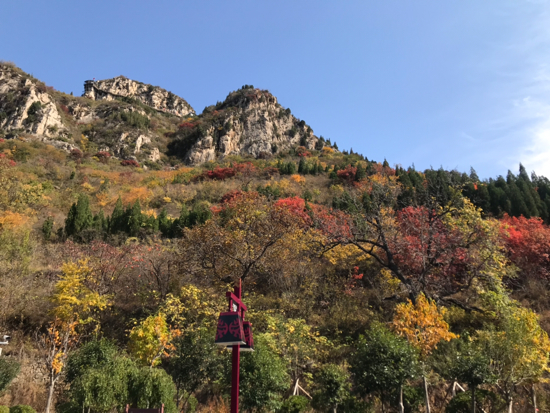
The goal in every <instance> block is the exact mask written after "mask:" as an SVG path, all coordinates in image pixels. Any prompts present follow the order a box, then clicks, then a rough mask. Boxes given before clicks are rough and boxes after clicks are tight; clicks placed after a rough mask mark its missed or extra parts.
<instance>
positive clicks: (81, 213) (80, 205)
mask: <svg viewBox="0 0 550 413" xmlns="http://www.w3.org/2000/svg"><path fill="white" fill-rule="evenodd" d="M93 220H94V218H93V215H92V211H91V210H90V200H89V198H88V196H87V195H84V194H82V195H80V196H79V197H78V201H77V202H76V204H73V205H72V206H71V209H70V210H69V214H68V216H67V219H66V220H65V233H66V234H67V236H75V235H79V234H80V233H81V232H82V231H84V230H86V229H88V228H91V227H92V224H93Z"/></svg>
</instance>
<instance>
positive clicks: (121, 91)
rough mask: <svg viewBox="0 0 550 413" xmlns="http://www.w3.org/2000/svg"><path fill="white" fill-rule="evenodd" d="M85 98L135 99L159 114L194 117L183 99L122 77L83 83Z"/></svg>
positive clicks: (192, 111)
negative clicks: (159, 112)
mask: <svg viewBox="0 0 550 413" xmlns="http://www.w3.org/2000/svg"><path fill="white" fill-rule="evenodd" d="M83 96H85V97H87V98H89V99H93V100H116V99H119V98H121V97H122V98H131V99H135V100H137V101H139V102H141V103H143V104H144V105H147V106H149V107H151V108H153V109H155V110H158V111H161V112H167V113H171V114H172V115H176V116H182V117H183V116H189V115H195V110H194V109H193V108H192V107H191V105H190V104H189V103H187V102H186V101H185V100H184V99H182V98H180V97H179V96H176V95H174V94H173V93H172V92H169V91H167V90H164V89H162V88H160V87H157V86H151V85H146V84H144V83H141V82H137V81H135V80H131V79H128V78H126V77H124V76H118V77H115V78H113V79H107V80H99V81H92V80H87V81H86V82H85V83H84V95H83Z"/></svg>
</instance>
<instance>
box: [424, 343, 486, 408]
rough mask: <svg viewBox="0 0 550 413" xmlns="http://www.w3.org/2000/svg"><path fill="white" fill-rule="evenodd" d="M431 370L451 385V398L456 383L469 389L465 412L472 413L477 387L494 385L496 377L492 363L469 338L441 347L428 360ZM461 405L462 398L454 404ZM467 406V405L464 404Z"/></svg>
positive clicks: (477, 392)
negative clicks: (462, 384) (488, 384)
mask: <svg viewBox="0 0 550 413" xmlns="http://www.w3.org/2000/svg"><path fill="white" fill-rule="evenodd" d="M431 363H432V366H433V367H434V368H435V370H436V371H437V372H438V373H439V374H440V375H441V376H442V377H445V378H447V379H450V380H452V381H453V395H454V386H455V383H456V382H457V381H458V382H461V383H466V384H467V385H468V390H469V391H470V393H471V396H470V403H469V407H468V409H467V410H466V411H470V412H473V413H475V409H476V401H477V400H476V399H479V396H480V392H479V390H478V387H479V386H480V385H482V384H486V383H493V382H494V380H495V379H496V377H495V376H494V374H493V371H492V370H491V360H490V358H489V357H488V355H487V354H485V352H484V351H483V348H482V347H481V346H480V343H479V341H478V340H475V338H472V337H470V336H469V335H468V334H466V335H464V336H462V337H461V339H459V340H452V341H451V342H449V343H443V345H442V346H439V348H438V349H437V351H434V353H433V354H432V357H431ZM459 401H460V403H462V398H459V399H457V400H455V403H456V404H457V406H458V404H460V403H459ZM467 406H468V404H467Z"/></svg>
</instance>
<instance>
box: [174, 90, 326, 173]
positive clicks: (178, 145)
mask: <svg viewBox="0 0 550 413" xmlns="http://www.w3.org/2000/svg"><path fill="white" fill-rule="evenodd" d="M317 141H318V138H317V137H316V136H315V135H314V134H313V131H312V130H311V128H310V127H309V126H308V125H307V124H306V123H305V122H304V121H300V120H299V119H297V118H295V117H294V116H292V114H291V113H290V110H289V109H284V108H283V107H282V106H281V105H280V104H279V103H278V102H277V99H276V98H275V97H274V96H273V95H272V94H271V93H269V92H268V91H266V90H260V89H254V88H252V87H245V88H243V89H241V90H238V91H236V92H232V93H230V94H229V96H228V97H227V98H226V100H225V101H224V102H223V103H220V104H218V105H216V106H212V107H210V108H207V109H205V112H204V113H202V114H201V115H200V116H198V117H197V118H194V119H187V121H186V122H183V123H182V124H181V125H180V130H179V131H178V133H177V134H176V137H175V139H174V141H173V142H172V144H171V146H170V151H171V152H172V154H174V155H178V156H181V157H183V159H184V161H185V162H186V163H188V164H191V165H197V164H201V163H203V162H207V161H211V160H214V159H216V158H217V157H218V156H222V157H223V156H227V155H237V154H239V155H251V156H253V157H255V158H258V157H262V156H269V155H272V154H276V153H279V152H281V151H285V150H288V149H289V148H291V147H293V146H298V145H302V146H305V147H307V148H309V149H313V148H314V147H315V145H316V144H317Z"/></svg>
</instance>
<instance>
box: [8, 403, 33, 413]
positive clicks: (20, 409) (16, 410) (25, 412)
mask: <svg viewBox="0 0 550 413" xmlns="http://www.w3.org/2000/svg"><path fill="white" fill-rule="evenodd" d="M10 413H36V410H34V409H33V408H32V407H31V406H27V405H26V404H18V405H17V406H13V407H10Z"/></svg>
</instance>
